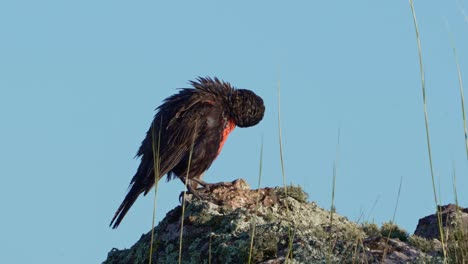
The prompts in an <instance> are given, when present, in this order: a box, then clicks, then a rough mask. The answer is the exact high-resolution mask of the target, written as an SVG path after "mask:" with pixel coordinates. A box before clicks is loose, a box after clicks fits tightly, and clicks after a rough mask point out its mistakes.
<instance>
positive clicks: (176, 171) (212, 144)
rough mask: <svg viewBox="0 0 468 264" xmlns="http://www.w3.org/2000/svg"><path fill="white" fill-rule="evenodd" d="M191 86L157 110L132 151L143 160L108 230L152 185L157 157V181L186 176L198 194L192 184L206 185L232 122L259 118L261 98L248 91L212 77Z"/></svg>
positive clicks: (245, 122)
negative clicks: (138, 145)
mask: <svg viewBox="0 0 468 264" xmlns="http://www.w3.org/2000/svg"><path fill="white" fill-rule="evenodd" d="M190 84H191V85H192V86H193V88H184V89H181V90H180V91H179V93H177V94H174V95H172V96H170V97H168V98H166V99H165V100H164V102H163V104H162V105H161V106H159V107H158V108H157V113H156V115H155V117H154V120H153V122H152V124H151V126H150V128H149V130H148V132H147V133H146V137H145V139H144V140H143V142H142V143H141V146H140V149H139V150H138V153H137V155H136V156H137V157H141V163H140V165H139V167H138V170H137V172H136V173H135V176H133V178H132V180H131V182H130V190H129V192H128V193H127V195H126V196H125V199H124V200H123V202H122V204H121V205H120V207H119V208H118V209H117V212H116V213H115V215H114V217H113V218H112V221H111V223H110V226H112V228H117V227H118V226H119V224H120V222H121V221H122V219H123V218H124V216H125V214H126V213H127V212H128V210H129V209H130V207H131V206H132V205H133V203H134V202H135V201H136V199H137V198H138V196H139V195H140V194H141V193H143V194H144V195H146V194H147V193H148V192H149V191H150V189H151V188H152V187H153V185H154V183H155V175H154V170H155V166H154V163H155V160H159V162H157V163H159V168H156V171H159V173H158V175H157V178H158V180H159V179H161V178H162V177H163V176H164V175H166V174H167V180H171V179H174V178H179V179H181V180H182V182H184V183H185V181H187V180H188V182H187V188H188V189H189V191H190V192H191V193H193V194H194V195H195V196H197V197H198V198H201V197H200V195H198V194H197V191H196V188H197V186H198V184H201V185H202V186H206V185H209V184H207V183H205V182H203V181H202V180H201V178H202V176H203V173H204V172H205V171H206V170H207V169H208V168H209V167H210V166H211V164H212V163H213V161H214V160H215V159H216V157H217V156H218V154H219V153H220V152H221V149H222V148H223V145H224V142H225V141H226V139H227V137H228V135H229V133H230V132H231V131H232V130H233V129H234V128H235V127H236V126H238V127H250V126H254V125H256V124H258V123H259V122H260V121H261V120H262V118H263V114H264V112H265V106H264V104H263V100H262V98H260V97H259V96H257V95H256V94H255V93H253V92H252V91H250V90H246V89H236V88H234V87H233V86H231V84H229V83H228V82H224V81H221V80H219V79H218V78H216V77H215V78H213V79H212V78H209V77H206V78H201V77H199V78H198V79H197V81H191V82H190ZM158 150H159V151H158ZM154 153H157V155H154ZM189 161H190V164H189ZM187 172H188V175H187Z"/></svg>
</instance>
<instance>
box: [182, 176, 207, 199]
mask: <svg viewBox="0 0 468 264" xmlns="http://www.w3.org/2000/svg"><path fill="white" fill-rule="evenodd" d="M179 178H180V180H181V181H182V182H183V183H184V185H185V186H187V189H188V191H189V193H191V194H193V196H195V197H197V198H198V199H200V200H206V197H203V196H202V195H201V194H200V193H199V192H198V191H197V190H196V189H195V188H193V186H192V184H191V182H190V179H188V182H186V181H187V178H185V177H179ZM183 197H184V193H181V194H180V196H179V201H182V198H183Z"/></svg>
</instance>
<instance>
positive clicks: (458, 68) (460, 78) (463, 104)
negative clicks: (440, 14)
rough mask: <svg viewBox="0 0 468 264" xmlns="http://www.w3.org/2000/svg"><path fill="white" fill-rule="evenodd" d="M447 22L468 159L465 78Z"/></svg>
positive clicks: (446, 22)
mask: <svg viewBox="0 0 468 264" xmlns="http://www.w3.org/2000/svg"><path fill="white" fill-rule="evenodd" d="M465 18H466V17H465ZM445 24H446V26H447V31H448V34H449V37H450V44H451V45H452V51H453V57H454V58H455V65H456V66H457V74H458V86H459V88H460V99H461V110H462V117H463V128H464V132H465V150H466V159H468V130H467V128H466V115H465V96H464V92H463V80H462V76H461V70H460V63H459V62H458V56H457V49H456V48H455V40H454V38H453V35H452V32H451V31H450V27H449V24H448V21H447V20H445Z"/></svg>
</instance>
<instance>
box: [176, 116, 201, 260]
mask: <svg viewBox="0 0 468 264" xmlns="http://www.w3.org/2000/svg"><path fill="white" fill-rule="evenodd" d="M195 122H196V121H195ZM195 127H197V124H195ZM196 134H197V131H195V132H194V133H193V138H192V143H191V144H190V152H189V160H188V165H187V175H186V176H185V189H184V197H183V199H182V213H181V216H180V236H179V264H181V263H182V238H183V235H184V218H185V199H186V198H187V184H188V182H189V176H190V165H191V162H192V154H193V145H194V144H195V135H196Z"/></svg>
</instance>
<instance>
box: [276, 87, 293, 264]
mask: <svg viewBox="0 0 468 264" xmlns="http://www.w3.org/2000/svg"><path fill="white" fill-rule="evenodd" d="M280 91H281V83H280V80H279V78H278V134H279V148H280V160H281V173H282V177H283V186H284V194H285V196H286V198H287V197H288V187H287V186H286V173H285V169H284V159H283V140H282V138H283V133H282V130H281V99H280V97H281V96H280V95H281V92H280ZM284 204H285V206H286V215H287V216H288V218H289V206H288V203H287V200H285V203H284ZM288 238H289V245H288V247H289V250H288V252H287V253H286V257H285V260H284V263H288V260H289V258H292V242H293V241H292V238H293V235H292V230H291V225H289V226H288Z"/></svg>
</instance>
